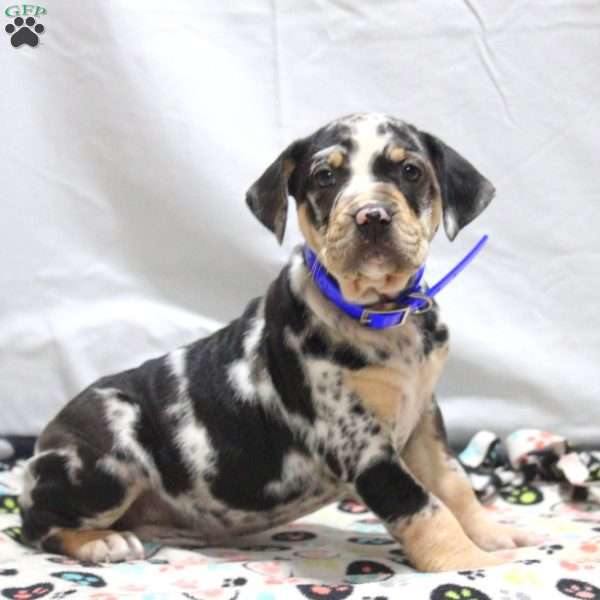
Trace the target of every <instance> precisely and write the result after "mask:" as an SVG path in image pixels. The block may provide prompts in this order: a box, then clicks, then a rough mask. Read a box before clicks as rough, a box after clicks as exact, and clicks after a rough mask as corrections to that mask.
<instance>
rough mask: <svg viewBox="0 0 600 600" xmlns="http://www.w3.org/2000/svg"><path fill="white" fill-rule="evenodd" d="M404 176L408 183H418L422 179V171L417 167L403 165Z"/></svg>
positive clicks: (408, 164) (407, 164)
mask: <svg viewBox="0 0 600 600" xmlns="http://www.w3.org/2000/svg"><path fill="white" fill-rule="evenodd" d="M402 175H403V176H404V179H406V180H407V181H418V180H419V179H421V175H422V171H421V169H420V168H419V167H417V165H413V164H412V163H404V164H403V165H402Z"/></svg>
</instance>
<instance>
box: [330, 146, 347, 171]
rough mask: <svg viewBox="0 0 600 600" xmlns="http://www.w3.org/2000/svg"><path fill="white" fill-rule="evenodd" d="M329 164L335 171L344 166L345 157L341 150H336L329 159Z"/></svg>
mask: <svg viewBox="0 0 600 600" xmlns="http://www.w3.org/2000/svg"><path fill="white" fill-rule="evenodd" d="M327 162H328V163H329V165H330V166H331V167H333V168H334V169H338V168H339V167H341V166H342V164H344V155H343V154H342V153H341V152H340V151H339V150H334V151H333V152H332V153H331V154H330V155H329V156H328V157H327Z"/></svg>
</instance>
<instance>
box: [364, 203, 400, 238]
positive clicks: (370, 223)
mask: <svg viewBox="0 0 600 600" xmlns="http://www.w3.org/2000/svg"><path fill="white" fill-rule="evenodd" d="M393 214H394V213H393V212H392V210H391V208H390V207H389V206H387V205H385V204H369V205H368V206H363V207H361V208H360V209H359V210H358V211H356V213H355V214H354V221H355V223H356V226H357V227H358V231H359V232H360V234H361V235H362V236H363V237H364V238H366V239H367V240H369V241H370V242H377V241H378V240H381V239H383V238H384V237H385V236H386V235H388V232H389V228H390V225H391V223H392V217H393Z"/></svg>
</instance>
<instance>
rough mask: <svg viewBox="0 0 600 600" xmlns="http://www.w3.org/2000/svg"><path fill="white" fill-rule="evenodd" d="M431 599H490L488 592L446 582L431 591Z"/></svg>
mask: <svg viewBox="0 0 600 600" xmlns="http://www.w3.org/2000/svg"><path fill="white" fill-rule="evenodd" d="M430 599H431V600H490V597H489V596H488V595H487V594H484V593H483V592H482V591H480V590H477V589H475V588H472V587H467V586H465V585H456V584H455V583H446V584H444V585H440V586H439V587H437V588H435V590H433V592H431V596H430Z"/></svg>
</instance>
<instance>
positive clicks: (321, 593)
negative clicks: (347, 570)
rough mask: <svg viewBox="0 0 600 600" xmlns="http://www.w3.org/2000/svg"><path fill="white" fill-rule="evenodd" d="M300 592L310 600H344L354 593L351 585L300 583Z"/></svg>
mask: <svg viewBox="0 0 600 600" xmlns="http://www.w3.org/2000/svg"><path fill="white" fill-rule="evenodd" d="M298 590H299V591H300V593H301V594H302V595H303V596H304V597H305V598H308V599H309V600H344V598H348V596H350V595H351V594H352V591H353V590H354V587H353V586H351V585H343V584H342V585H325V584H322V585H319V584H314V585H299V586H298Z"/></svg>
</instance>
